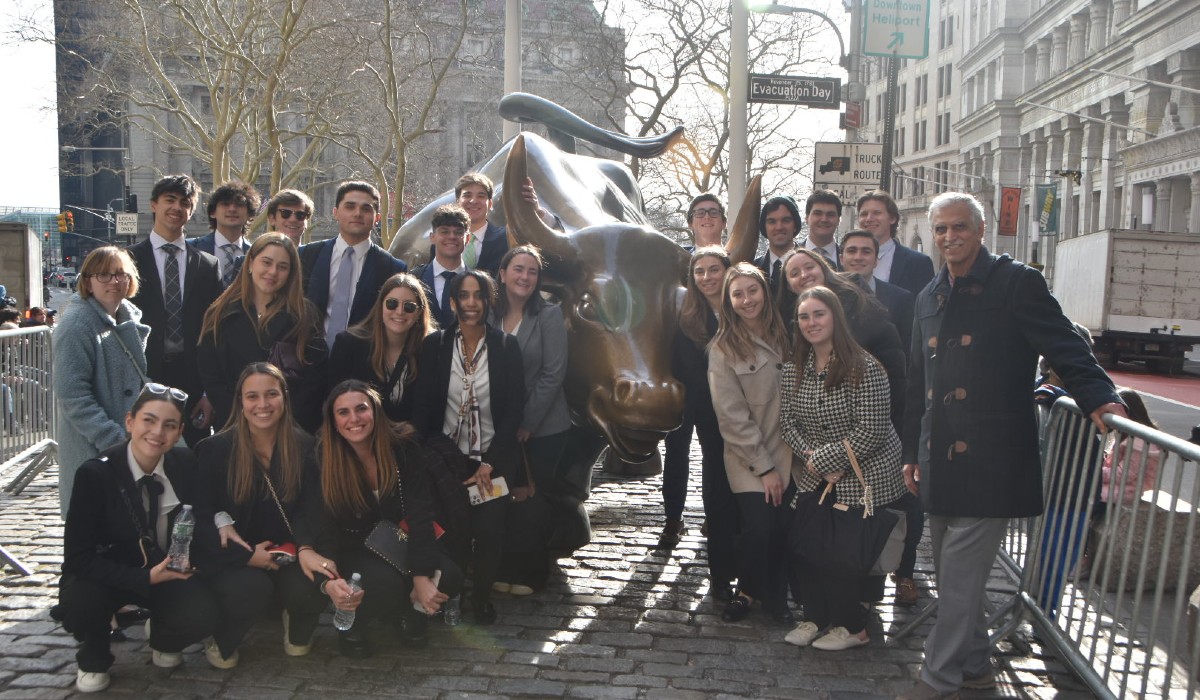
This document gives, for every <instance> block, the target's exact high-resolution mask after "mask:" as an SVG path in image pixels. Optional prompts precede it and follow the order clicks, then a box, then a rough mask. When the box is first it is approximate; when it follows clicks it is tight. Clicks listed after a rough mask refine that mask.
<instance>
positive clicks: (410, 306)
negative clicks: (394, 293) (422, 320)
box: [383, 299, 421, 314]
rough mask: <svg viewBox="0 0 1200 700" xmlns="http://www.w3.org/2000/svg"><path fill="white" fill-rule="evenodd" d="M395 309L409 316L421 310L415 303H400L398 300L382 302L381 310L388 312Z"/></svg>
mask: <svg viewBox="0 0 1200 700" xmlns="http://www.w3.org/2000/svg"><path fill="white" fill-rule="evenodd" d="M397 307H400V308H402V309H404V313H406V314H411V313H416V311H417V310H418V309H420V308H421V305H420V304H418V303H417V302H415V301H406V302H403V303H401V301H400V300H399V299H384V300H383V308H385V309H387V310H388V311H395V310H396V308H397Z"/></svg>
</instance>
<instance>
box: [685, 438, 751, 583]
mask: <svg viewBox="0 0 1200 700" xmlns="http://www.w3.org/2000/svg"><path fill="white" fill-rule="evenodd" d="M696 436H697V437H698V438H699V439H700V453H701V455H702V460H701V463H700V466H701V470H702V471H701V482H700V489H701V491H700V493H701V497H702V498H703V500H704V518H705V520H707V521H708V580H709V581H710V582H712V584H713V586H724V585H727V584H729V583H730V582H732V581H733V580H734V579H735V578H737V568H738V563H737V556H738V537H739V532H740V530H741V522H740V518H739V515H738V502H737V499H736V498H734V495H733V491H732V490H731V489H730V488H729V475H728V474H726V473H725V440H724V439H723V438H722V437H721V429H720V428H719V427H718V426H717V423H716V416H713V417H712V420H711V421H704V420H700V421H697V422H696Z"/></svg>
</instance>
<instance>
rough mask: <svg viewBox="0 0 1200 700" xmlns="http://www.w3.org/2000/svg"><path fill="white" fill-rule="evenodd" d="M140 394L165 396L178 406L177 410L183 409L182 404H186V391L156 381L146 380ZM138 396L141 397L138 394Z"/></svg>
mask: <svg viewBox="0 0 1200 700" xmlns="http://www.w3.org/2000/svg"><path fill="white" fill-rule="evenodd" d="M142 394H150V395H151V396H158V397H160V398H165V399H167V400H169V401H171V402H172V403H174V404H177V405H178V406H179V410H181V411H182V410H183V406H184V405H185V404H187V400H188V395H187V392H186V391H182V390H180V389H176V388H175V387H173V386H167V385H166V384H159V383H158V382H146V386H144V387H142ZM138 398H141V397H140V396H139V397H138Z"/></svg>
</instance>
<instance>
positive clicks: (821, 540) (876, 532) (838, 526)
mask: <svg viewBox="0 0 1200 700" xmlns="http://www.w3.org/2000/svg"><path fill="white" fill-rule="evenodd" d="M842 445H843V446H844V447H845V448H846V453H847V454H848V455H849V457H850V466H851V467H852V468H853V469H854V475H855V477H857V478H858V481H859V483H860V484H861V485H862V487H863V498H862V502H861V503H862V505H859V506H849V505H845V504H842V503H833V502H831V503H828V504H827V503H826V502H825V499H826V497H827V496H828V495H829V492H830V491H831V490H832V489H833V484H832V483H829V482H826V484H825V489H824V490H823V491H822V492H821V494H820V496H817V494H816V492H815V491H813V492H809V493H806V494H796V497H795V498H794V499H793V500H792V507H793V509H795V513H793V515H792V524H791V528H790V529H789V531H788V551H789V552H790V553H791V555H792V556H793V557H795V558H796V559H797V560H798V561H800V562H802V563H803V564H804V565H805V566H806V567H808V568H813V569H821V570H824V571H829V572H831V573H834V574H837V575H839V576H847V577H864V576H868V575H878V574H880V573H884V572H886V571H889V570H894V569H895V567H896V565H898V564H899V552H901V551H903V545H904V534H903V533H904V532H905V531H906V529H907V527H906V521H905V518H904V517H903V515H902V514H901V513H899V512H898V511H895V510H891V509H888V508H882V509H879V510H876V509H875V507H874V503H873V502H872V497H871V487H870V485H869V484H867V482H866V479H864V478H863V474H862V468H861V467H860V466H859V464H858V457H857V456H856V455H855V454H854V448H853V447H851V446H850V441H849V440H842ZM897 528H903V529H901V530H900V534H899V535H898V537H897V535H896V534H895V533H896V530H897ZM890 541H898V542H899V545H900V548H899V550H896V548H895V546H893V547H892V548H891V551H889V555H888V559H892V558H894V560H895V561H894V563H893V562H891V561H881V559H880V557H881V555H882V554H883V553H884V550H885V548H886V547H887V545H888V544H889V542H890ZM889 565H890V566H891V568H890V569H889V568H887V567H888V566H889Z"/></svg>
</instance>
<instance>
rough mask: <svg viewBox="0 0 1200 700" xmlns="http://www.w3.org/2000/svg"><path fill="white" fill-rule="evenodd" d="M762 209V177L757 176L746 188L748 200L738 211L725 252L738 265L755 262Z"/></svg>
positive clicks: (744, 200) (743, 202) (745, 200)
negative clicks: (759, 211)
mask: <svg viewBox="0 0 1200 700" xmlns="http://www.w3.org/2000/svg"><path fill="white" fill-rule="evenodd" d="M761 208H762V175H761V174H759V175H755V176H754V179H752V180H751V181H750V184H748V185H747V186H746V198H745V199H743V200H742V206H741V208H740V209H738V215H737V220H736V221H734V222H733V228H732V229H730V230H729V241H728V242H727V243H725V250H726V251H728V253H729V259H730V260H732V261H733V263H734V264H735V265H736V264H737V263H740V262H750V261H751V260H754V253H755V251H757V250H758V210H759V209H761Z"/></svg>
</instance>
